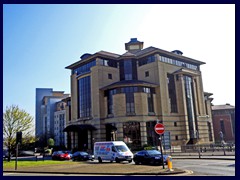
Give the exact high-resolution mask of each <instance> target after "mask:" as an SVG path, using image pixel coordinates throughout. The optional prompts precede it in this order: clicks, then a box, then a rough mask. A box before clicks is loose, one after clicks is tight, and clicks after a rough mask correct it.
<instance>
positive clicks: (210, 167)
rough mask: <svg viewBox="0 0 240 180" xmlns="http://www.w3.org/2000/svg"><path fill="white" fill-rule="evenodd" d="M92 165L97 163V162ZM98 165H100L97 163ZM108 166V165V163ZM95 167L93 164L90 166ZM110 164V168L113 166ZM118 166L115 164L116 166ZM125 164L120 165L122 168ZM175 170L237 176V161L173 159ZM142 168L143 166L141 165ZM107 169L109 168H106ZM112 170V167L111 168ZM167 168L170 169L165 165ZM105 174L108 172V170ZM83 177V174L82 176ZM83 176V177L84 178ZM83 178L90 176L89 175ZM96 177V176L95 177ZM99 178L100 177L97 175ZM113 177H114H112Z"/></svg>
mask: <svg viewBox="0 0 240 180" xmlns="http://www.w3.org/2000/svg"><path fill="white" fill-rule="evenodd" d="M92 163H97V161H96V160H95V161H94V162H92ZM97 164H98V163H97ZM107 164H108V163H107ZM89 165H91V166H92V165H93V164H89ZM112 165H113V164H112V163H109V166H112ZM116 165H117V164H115V166H116ZM122 165H123V164H119V166H122ZM126 165H128V166H136V165H135V164H134V163H133V162H132V163H131V164H128V163H127V164H125V165H124V166H126ZM172 165H173V168H179V169H183V170H189V171H188V172H191V171H192V172H193V173H188V174H179V175H178V176H181V175H182V176H186V175H187V176H235V160H218V159H173V161H172ZM105 166H106V163H105ZM139 166H141V165H139ZM106 168H108V167H107V166H106ZM109 168H111V167H109ZM165 168H168V166H167V165H165ZM105 172H108V170H107V169H106V171H105ZM3 175H4V176H36V175H37V176H71V175H72V176H79V175H78V174H46V173H37V174H36V173H16V174H15V173H6V172H4V173H3ZM80 175H81V174H80ZM82 175H83V174H82ZM82 175H81V176H82ZM83 176H89V175H87V174H85V175H83ZM93 176H94V175H93ZM96 176H99V175H96ZM111 176H112V175H111Z"/></svg>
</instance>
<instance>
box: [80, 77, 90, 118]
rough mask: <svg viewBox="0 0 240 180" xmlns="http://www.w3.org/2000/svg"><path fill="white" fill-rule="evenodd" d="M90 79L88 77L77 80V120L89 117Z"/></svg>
mask: <svg viewBox="0 0 240 180" xmlns="http://www.w3.org/2000/svg"><path fill="white" fill-rule="evenodd" d="M91 111H92V108H91V79H90V76H87V77H84V78H81V79H79V80H78V118H82V117H90V116H91Z"/></svg>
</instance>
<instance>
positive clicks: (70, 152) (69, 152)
mask: <svg viewBox="0 0 240 180" xmlns="http://www.w3.org/2000/svg"><path fill="white" fill-rule="evenodd" d="M65 152H66V153H68V154H69V156H70V159H72V155H73V153H72V151H69V150H67V151H65Z"/></svg>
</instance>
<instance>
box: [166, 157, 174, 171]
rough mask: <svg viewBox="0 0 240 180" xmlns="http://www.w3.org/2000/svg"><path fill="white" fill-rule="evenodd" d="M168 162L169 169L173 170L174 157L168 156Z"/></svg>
mask: <svg viewBox="0 0 240 180" xmlns="http://www.w3.org/2000/svg"><path fill="white" fill-rule="evenodd" d="M167 164H168V170H169V171H173V169H172V157H171V156H168V159H167Z"/></svg>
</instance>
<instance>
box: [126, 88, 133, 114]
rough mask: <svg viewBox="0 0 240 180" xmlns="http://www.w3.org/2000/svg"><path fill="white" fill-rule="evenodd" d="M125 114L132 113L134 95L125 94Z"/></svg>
mask: <svg viewBox="0 0 240 180" xmlns="http://www.w3.org/2000/svg"><path fill="white" fill-rule="evenodd" d="M125 95H126V112H127V113H134V112H135V106H134V93H132V92H130V93H126V94H125Z"/></svg>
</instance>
